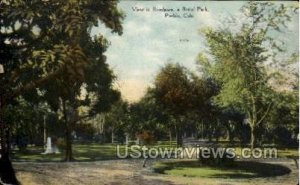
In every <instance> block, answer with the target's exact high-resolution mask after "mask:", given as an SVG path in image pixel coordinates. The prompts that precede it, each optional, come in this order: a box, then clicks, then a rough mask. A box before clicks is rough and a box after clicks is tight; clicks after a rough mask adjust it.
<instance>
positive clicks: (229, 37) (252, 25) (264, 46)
mask: <svg viewBox="0 0 300 185" xmlns="http://www.w3.org/2000/svg"><path fill="white" fill-rule="evenodd" d="M241 12H242V13H243V15H244V17H245V21H244V23H243V24H242V25H240V27H238V26H234V28H233V29H230V28H228V27H227V28H226V27H225V28H224V27H223V28H219V29H212V28H207V29H204V30H203V31H202V33H203V34H204V36H205V38H206V40H207V45H208V48H209V54H208V55H207V54H206V55H205V54H203V53H201V54H200V55H199V60H198V61H199V63H200V64H201V66H202V70H203V72H204V74H205V75H208V76H211V77H212V78H213V79H214V80H215V81H216V82H217V83H218V84H219V85H220V87H221V90H220V93H219V94H218V95H217V96H216V97H215V102H216V103H217V104H218V105H220V106H222V107H230V108H234V109H235V110H239V111H242V112H243V113H245V114H246V118H247V121H248V123H249V125H250V127H251V143H250V144H251V148H253V147H254V146H255V144H256V131H257V127H258V125H259V124H261V123H263V121H264V119H265V118H266V116H267V115H268V113H269V111H270V108H271V106H272V105H273V104H274V101H273V97H272V95H274V91H273V89H272V88H271V86H270V83H269V77H270V76H269V73H268V72H267V67H266V64H267V63H268V62H270V61H272V59H274V57H276V54H278V52H280V51H281V50H282V48H281V46H280V45H278V40H275V38H273V37H272V36H274V35H275V33H276V32H277V31H282V30H283V28H284V26H285V23H286V22H288V21H290V19H291V16H290V14H291V13H292V11H291V9H289V8H288V7H286V6H284V5H283V4H281V5H278V4H277V5H276V4H273V3H268V2H267V3H259V2H249V3H247V4H246V5H245V6H244V7H243V8H242V9H241ZM237 25H238V24H237Z"/></svg>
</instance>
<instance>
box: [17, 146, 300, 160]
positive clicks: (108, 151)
mask: <svg viewBox="0 0 300 185" xmlns="http://www.w3.org/2000/svg"><path fill="white" fill-rule="evenodd" d="M148 147H154V148H175V147H176V145H175V143H171V145H170V143H169V142H158V143H157V144H153V145H148ZM125 148H126V146H125V145H120V153H121V154H124V152H125ZM239 151H240V148H236V152H237V154H238V155H239V154H240V152H239ZM43 152H44V149H43V147H37V146H29V147H27V150H26V152H20V151H19V150H18V149H15V150H12V159H13V160H14V161H32V162H34V161H41V162H43V161H61V160H63V158H64V152H63V151H61V153H60V154H46V155H43V154H41V153H43ZM73 154H74V157H75V159H76V160H77V161H96V160H105V159H117V156H116V154H117V150H116V145H113V144H98V143H89V144H73ZM298 156H299V153H298V150H297V149H278V157H279V158H285V157H293V158H297V157H298Z"/></svg>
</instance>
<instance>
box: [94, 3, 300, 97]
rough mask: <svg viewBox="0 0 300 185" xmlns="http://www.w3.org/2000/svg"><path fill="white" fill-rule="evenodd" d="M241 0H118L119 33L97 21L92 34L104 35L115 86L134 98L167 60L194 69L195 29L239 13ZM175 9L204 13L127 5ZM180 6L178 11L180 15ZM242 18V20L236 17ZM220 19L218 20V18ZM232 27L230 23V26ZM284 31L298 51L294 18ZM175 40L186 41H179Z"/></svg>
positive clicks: (199, 47) (199, 44) (199, 41)
mask: <svg viewBox="0 0 300 185" xmlns="http://www.w3.org/2000/svg"><path fill="white" fill-rule="evenodd" d="M244 3H245V2H242V1H237V2H233V1H229V2H212V1H205V2H197V1H191V2H186V1H185V2H182V1H181V2H178V1H177V2H175V1H152V2H149V1H122V2H120V3H119V8H120V9H121V10H122V11H124V12H125V14H126V18H125V20H124V23H123V35H121V36H118V35H117V34H111V32H110V30H108V29H106V28H104V27H103V26H100V27H98V28H95V29H93V30H92V34H98V33H101V34H103V35H104V36H105V37H106V38H107V39H108V40H109V41H110V42H111V46H110V47H109V48H108V50H107V52H106V56H107V62H108V63H109V65H110V66H111V68H112V69H113V70H114V72H115V74H116V75H117V76H118V79H117V82H116V86H117V87H118V88H119V89H120V90H121V93H122V96H123V98H124V99H126V100H128V101H130V102H132V101H137V100H139V99H140V98H141V97H142V96H143V95H144V93H145V90H146V88H147V87H148V86H150V85H151V83H152V82H153V80H154V77H155V75H156V74H157V72H158V71H159V69H160V68H161V67H162V66H164V64H165V63H167V62H174V63H180V64H182V65H184V66H186V67H187V68H189V69H191V70H196V65H195V58H196V57H197V54H198V53H199V52H200V51H203V50H205V41H204V40H203V38H202V37H201V35H200V34H199V29H201V28H203V27H206V26H211V27H217V26H218V25H219V24H221V23H222V22H223V21H224V17H228V15H232V16H234V17H240V16H241V15H240V14H239V9H240V8H241V6H242V5H243V4H244ZM135 6H137V7H141V8H150V9H152V8H153V7H159V8H162V7H164V8H174V9H177V8H180V9H181V10H182V7H188V8H192V7H198V6H200V7H206V8H207V10H208V12H192V15H193V16H194V17H193V18H170V17H164V13H161V12H153V11H150V12H135V11H133V10H132V7H135ZM182 13H183V12H182V11H181V13H180V14H181V15H182ZM239 20H240V23H242V21H243V19H242V18H241V19H239ZM220 22H221V23H220ZM230 26H233V27H234V26H235V25H230ZM288 27H289V30H288V32H287V33H288V34H285V35H282V37H281V38H282V39H283V40H284V41H286V42H287V43H290V44H289V45H290V47H291V48H294V49H295V51H298V40H299V39H298V27H299V26H298V17H296V18H295V19H294V20H293V22H292V23H289V25H288ZM180 39H183V40H188V42H187V41H183V42H182V41H180Z"/></svg>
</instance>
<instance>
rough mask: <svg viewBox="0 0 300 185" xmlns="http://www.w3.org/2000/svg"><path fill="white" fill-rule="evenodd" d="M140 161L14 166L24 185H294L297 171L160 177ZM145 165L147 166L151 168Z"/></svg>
mask: <svg viewBox="0 0 300 185" xmlns="http://www.w3.org/2000/svg"><path fill="white" fill-rule="evenodd" d="M142 163H143V162H142V160H111V161H97V162H73V163H21V162H16V163H14V167H15V169H16V171H17V176H18V179H19V180H20V181H21V183H22V184H23V185H65V184H66V185H75V184H76V185H79V184H80V185H134V184H137V185H175V184H176V185H177V184H186V185H188V184H189V185H250V184H251V185H252V184H253V185H254V184H255V185H260V184H261V185H276V184H278V185H279V184H280V185H295V184H297V183H296V182H297V181H298V169H297V168H296V166H295V163H293V161H290V160H285V161H281V162H277V163H280V164H283V165H285V166H288V167H289V168H290V169H291V170H292V172H291V173H290V174H288V175H284V176H279V177H273V178H255V179H234V180H233V179H217V178H210V179H207V178H201V179H199V178H188V177H171V176H168V175H159V174H155V173H153V172H152V171H151V168H150V167H148V168H142ZM151 163H152V162H151V161H149V162H148V166H150V165H151Z"/></svg>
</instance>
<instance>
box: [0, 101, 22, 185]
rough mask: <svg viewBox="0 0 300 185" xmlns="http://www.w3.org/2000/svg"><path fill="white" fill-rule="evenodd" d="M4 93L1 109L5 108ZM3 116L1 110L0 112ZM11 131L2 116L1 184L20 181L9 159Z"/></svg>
mask: <svg viewBox="0 0 300 185" xmlns="http://www.w3.org/2000/svg"><path fill="white" fill-rule="evenodd" d="M2 100H3V99H2V95H0V111H1V110H2V108H3V101H2ZM0 116H1V112H0ZM8 136H9V133H8V129H7V127H6V125H5V123H4V122H3V121H2V118H1V117H0V184H4V183H6V184H14V185H18V184H19V182H18V180H17V178H16V174H15V171H14V169H13V166H12V163H11V161H10V159H9V138H8Z"/></svg>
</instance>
